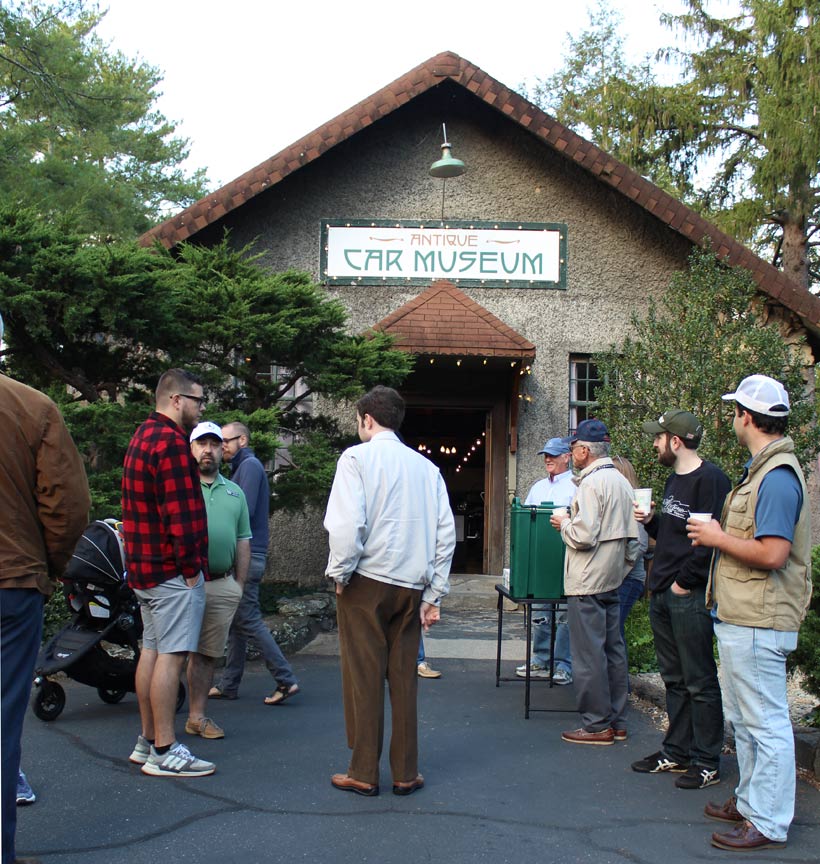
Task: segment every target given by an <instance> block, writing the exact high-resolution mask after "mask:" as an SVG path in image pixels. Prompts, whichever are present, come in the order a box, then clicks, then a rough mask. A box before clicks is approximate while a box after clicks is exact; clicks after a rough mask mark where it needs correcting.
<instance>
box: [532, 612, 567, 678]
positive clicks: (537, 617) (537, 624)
mask: <svg viewBox="0 0 820 864" xmlns="http://www.w3.org/2000/svg"><path fill="white" fill-rule="evenodd" d="M549 609H550V607H549V606H533V607H532V612H533V615H532V657H533V660H537V661H538V662H539V663H540V664H541V665H542V666H543V667H544V668H545V669H549V668H550V638H551V636H552V619H551V616H550V611H549ZM559 669H563V670H564V672H566V673H567V675H572V655H571V654H570V647H569V624H567V611H566V609H561V610H558V611H557V612H556V613H555V671H556V672H557V671H558V670H559Z"/></svg>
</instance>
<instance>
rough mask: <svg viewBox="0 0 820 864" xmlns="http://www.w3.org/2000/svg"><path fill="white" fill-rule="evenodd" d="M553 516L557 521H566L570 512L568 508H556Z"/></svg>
mask: <svg viewBox="0 0 820 864" xmlns="http://www.w3.org/2000/svg"><path fill="white" fill-rule="evenodd" d="M552 515H553V516H554V517H555V518H556V519H561V520H563V519H566V518H567V516H569V510H567V508H566V507H556V508H555V510H553V511H552Z"/></svg>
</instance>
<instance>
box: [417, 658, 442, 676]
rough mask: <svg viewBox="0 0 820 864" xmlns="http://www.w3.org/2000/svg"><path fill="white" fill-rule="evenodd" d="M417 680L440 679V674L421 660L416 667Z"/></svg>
mask: <svg viewBox="0 0 820 864" xmlns="http://www.w3.org/2000/svg"><path fill="white" fill-rule="evenodd" d="M418 673H419V678H441V672H438V671H436V670H435V669H433V668H431V666H430V664H429V663H428V662H427V661H426V660H422V662H421V663H419V665H418Z"/></svg>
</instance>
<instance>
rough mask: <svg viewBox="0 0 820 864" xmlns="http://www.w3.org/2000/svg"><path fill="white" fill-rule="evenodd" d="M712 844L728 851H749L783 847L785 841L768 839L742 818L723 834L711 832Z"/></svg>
mask: <svg viewBox="0 0 820 864" xmlns="http://www.w3.org/2000/svg"><path fill="white" fill-rule="evenodd" d="M712 845H713V846H717V847H718V849H728V850H729V851H730V852H751V851H753V850H755V849H783V848H785V846H786V843H785V841H783V842H782V843H781V842H779V841H777V840H769V838H768V837H766V836H765V835H763V834H761V833H760V832H759V831H758V830H757V828H755V826H754V825H752V823H751V822H749V821H748V820H746V819H744V820H743V821H742V822H739V823H738V824H737V825H735V827H734V828H732V829H731V831H727V832H726V833H725V834H717V833H715V834H713V835H712Z"/></svg>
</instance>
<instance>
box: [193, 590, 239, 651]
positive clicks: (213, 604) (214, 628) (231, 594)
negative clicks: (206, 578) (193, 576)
mask: <svg viewBox="0 0 820 864" xmlns="http://www.w3.org/2000/svg"><path fill="white" fill-rule="evenodd" d="M241 599H242V589H241V588H240V587H239V583H238V582H237V581H236V579H234V578H233V576H223V577H222V578H221V579H212V580H211V581H210V582H206V583H205V614H204V615H203V617H202V629H201V630H200V631H199V646H198V647H197V649H196V650H197V653H198V654H204V655H205V656H206V657H221V656H222V655H223V654H224V653H225V645H227V643H228V630H230V627H231V621H233V616H234V613H235V612H236V609H237V607H238V606H239V601H240V600H241Z"/></svg>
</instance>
